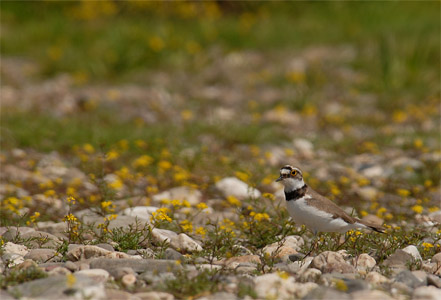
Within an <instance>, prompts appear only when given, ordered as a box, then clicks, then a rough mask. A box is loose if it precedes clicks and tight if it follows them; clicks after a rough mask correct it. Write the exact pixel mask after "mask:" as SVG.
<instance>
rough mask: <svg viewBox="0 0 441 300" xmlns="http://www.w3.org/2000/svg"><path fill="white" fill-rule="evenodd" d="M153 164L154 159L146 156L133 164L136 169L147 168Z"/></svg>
mask: <svg viewBox="0 0 441 300" xmlns="http://www.w3.org/2000/svg"><path fill="white" fill-rule="evenodd" d="M152 162H153V158H151V157H150V156H148V155H146V154H145V155H142V156H140V157H138V158H137V159H135V161H133V163H132V166H133V167H134V168H143V167H147V166H148V165H150V164H151V163H152Z"/></svg>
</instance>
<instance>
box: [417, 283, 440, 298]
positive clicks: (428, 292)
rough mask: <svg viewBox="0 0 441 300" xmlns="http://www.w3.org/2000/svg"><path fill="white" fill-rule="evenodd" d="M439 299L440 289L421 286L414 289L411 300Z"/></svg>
mask: <svg viewBox="0 0 441 300" xmlns="http://www.w3.org/2000/svg"><path fill="white" fill-rule="evenodd" d="M439 299H441V289H438V288H436V287H434V286H422V287H419V288H416V289H415V290H414V291H413V294H412V300H439Z"/></svg>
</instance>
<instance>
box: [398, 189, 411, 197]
mask: <svg viewBox="0 0 441 300" xmlns="http://www.w3.org/2000/svg"><path fill="white" fill-rule="evenodd" d="M397 194H398V195H400V196H401V197H407V196H409V195H410V191H409V190H406V189H398V190H397Z"/></svg>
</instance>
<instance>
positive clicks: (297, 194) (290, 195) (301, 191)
mask: <svg viewBox="0 0 441 300" xmlns="http://www.w3.org/2000/svg"><path fill="white" fill-rule="evenodd" d="M307 189H308V186H307V185H306V184H304V185H303V186H302V187H301V188H298V189H296V190H293V191H291V192H286V191H285V198H286V201H291V200H294V201H295V200H297V199H300V198H302V197H303V196H305V194H306V190H307Z"/></svg>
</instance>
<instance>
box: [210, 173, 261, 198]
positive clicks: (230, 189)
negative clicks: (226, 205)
mask: <svg viewBox="0 0 441 300" xmlns="http://www.w3.org/2000/svg"><path fill="white" fill-rule="evenodd" d="M216 188H217V189H218V190H219V191H220V192H221V193H222V194H223V195H224V196H225V197H228V196H234V197H236V198H237V199H239V200H243V199H246V198H249V197H251V198H259V197H260V196H261V193H260V192H259V191H258V190H257V189H255V188H252V187H250V186H249V185H248V184H246V183H245V182H243V181H242V180H239V179H238V178H236V177H226V178H223V179H221V180H219V181H218V182H216Z"/></svg>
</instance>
